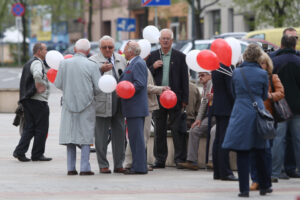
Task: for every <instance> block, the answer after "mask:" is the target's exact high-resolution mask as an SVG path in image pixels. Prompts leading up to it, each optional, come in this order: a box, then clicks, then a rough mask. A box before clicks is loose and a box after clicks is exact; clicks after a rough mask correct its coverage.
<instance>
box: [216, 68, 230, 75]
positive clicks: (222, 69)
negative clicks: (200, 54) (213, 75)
mask: <svg viewBox="0 0 300 200" xmlns="http://www.w3.org/2000/svg"><path fill="white" fill-rule="evenodd" d="M229 68H230V67H229ZM219 70H221V71H223V72H225V73H227V74H230V75H232V70H230V71H231V72H229V71H227V70H226V69H224V68H222V67H220V68H219Z"/></svg>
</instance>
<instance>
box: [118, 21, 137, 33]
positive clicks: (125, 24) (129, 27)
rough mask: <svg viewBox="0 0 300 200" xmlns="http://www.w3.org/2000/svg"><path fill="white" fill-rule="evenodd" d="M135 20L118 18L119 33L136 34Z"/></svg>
mask: <svg viewBox="0 0 300 200" xmlns="http://www.w3.org/2000/svg"><path fill="white" fill-rule="evenodd" d="M135 24H136V22H135V19H134V18H118V19H117V31H126V32H134V31H135V27H136V25H135Z"/></svg>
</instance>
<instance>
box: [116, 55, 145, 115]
mask: <svg viewBox="0 0 300 200" xmlns="http://www.w3.org/2000/svg"><path fill="white" fill-rule="evenodd" d="M147 79H148V72H147V65H146V63H145V61H144V60H143V59H142V58H141V57H140V56H137V57H135V58H134V59H133V60H132V61H131V63H130V64H129V65H128V66H127V67H126V68H125V70H124V72H123V74H122V75H121V77H120V81H125V80H126V81H130V82H131V83H132V84H133V85H134V88H135V94H134V96H133V97H132V98H130V99H121V104H122V113H123V115H124V117H145V116H148V114H149V113H148V96H147Z"/></svg>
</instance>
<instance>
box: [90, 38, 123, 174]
mask: <svg viewBox="0 0 300 200" xmlns="http://www.w3.org/2000/svg"><path fill="white" fill-rule="evenodd" d="M99 47H100V52H99V53H98V54H97V55H94V56H92V57H90V59H91V60H93V61H96V62H97V63H98V66H99V67H100V71H101V74H102V75H105V74H109V75H112V76H114V77H115V79H116V80H117V82H118V81H119V78H120V75H121V74H122V72H123V71H124V69H125V66H126V60H125V59H124V57H123V56H121V55H119V54H118V53H114V40H113V38H111V37H110V36H107V35H106V36H103V37H102V38H101V39H100V40H99ZM95 100H96V130H95V145H96V153H97V159H98V164H99V168H100V173H111V170H110V169H109V163H108V161H107V158H106V153H107V139H108V136H109V135H108V134H109V128H111V142H112V153H113V161H114V172H115V173H123V172H124V171H125V169H124V168H123V162H124V158H125V123H124V117H123V115H122V112H121V102H120V99H119V98H118V97H117V95H116V92H115V91H114V92H112V93H104V92H100V94H98V95H97V96H96V97H95Z"/></svg>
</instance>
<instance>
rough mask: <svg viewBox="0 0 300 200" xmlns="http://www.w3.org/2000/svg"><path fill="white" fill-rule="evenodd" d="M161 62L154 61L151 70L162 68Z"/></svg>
mask: <svg viewBox="0 0 300 200" xmlns="http://www.w3.org/2000/svg"><path fill="white" fill-rule="evenodd" d="M163 64H164V63H163V61H162V60H157V61H155V62H154V63H153V68H154V69H157V68H159V67H162V66H163Z"/></svg>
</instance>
